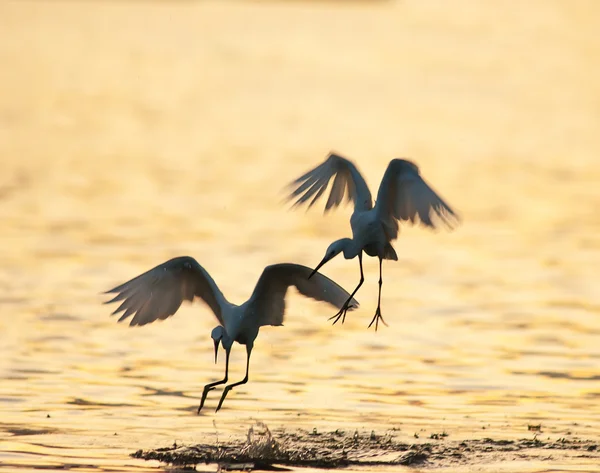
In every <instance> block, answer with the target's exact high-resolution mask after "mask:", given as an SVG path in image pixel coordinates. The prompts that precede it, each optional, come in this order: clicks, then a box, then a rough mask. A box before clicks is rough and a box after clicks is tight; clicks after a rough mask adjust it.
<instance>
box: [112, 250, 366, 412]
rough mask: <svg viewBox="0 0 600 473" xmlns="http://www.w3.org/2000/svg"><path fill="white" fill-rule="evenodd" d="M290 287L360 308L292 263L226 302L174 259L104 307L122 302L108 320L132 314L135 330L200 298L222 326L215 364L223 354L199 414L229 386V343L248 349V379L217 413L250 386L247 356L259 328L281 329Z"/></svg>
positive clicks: (198, 272)
mask: <svg viewBox="0 0 600 473" xmlns="http://www.w3.org/2000/svg"><path fill="white" fill-rule="evenodd" d="M308 276H313V277H312V278H309V277H308ZM290 286H295V287H296V289H298V291H299V292H300V293H301V294H303V295H304V296H307V297H310V298H312V299H316V300H318V301H324V302H327V303H329V304H331V305H333V306H335V307H336V308H340V307H342V305H343V304H344V305H345V306H348V307H349V308H350V309H354V308H356V307H358V302H357V301H356V300H355V299H353V298H352V296H350V294H348V292H347V291H346V290H344V289H343V288H342V287H341V286H339V285H338V284H336V283H335V282H334V281H332V280H331V279H329V278H327V277H326V276H323V275H322V274H320V273H316V274H313V270H312V269H311V268H308V267H306V266H302V265H299V264H291V263H282V264H273V265H270V266H267V267H266V268H265V269H264V270H263V272H262V275H261V276H260V278H259V279H258V282H257V283H256V287H255V288H254V292H253V293H252V295H251V296H250V299H248V300H247V301H246V302H244V303H243V304H242V305H239V306H238V305H235V304H232V303H231V302H229V301H228V300H227V299H225V296H224V295H223V293H222V292H221V290H220V289H219V287H218V286H217V284H216V283H215V281H214V280H213V279H212V277H211V276H210V274H208V272H207V271H206V270H205V269H204V268H203V267H202V266H200V264H198V262H197V261H196V260H195V259H194V258H191V257H189V256H180V257H178V258H173V259H171V260H169V261H166V262H165V263H162V264H160V265H158V266H156V267H155V268H153V269H151V270H149V271H147V272H145V273H144V274H141V275H140V276H137V277H135V278H133V279H131V280H130V281H128V282H126V283H124V284H121V285H120V286H117V287H115V288H113V289H111V290H109V291H106V294H108V293H116V294H117V295H116V296H115V297H114V298H113V299H111V300H110V301H107V302H105V304H110V303H112V302H117V301H123V302H122V303H121V305H120V306H119V307H118V308H117V309H116V310H115V311H114V312H113V313H112V315H114V314H117V313H119V312H122V311H125V313H124V314H123V315H121V317H120V319H119V322H121V321H123V320H125V319H126V318H128V317H129V316H131V315H133V318H132V319H131V322H130V324H129V325H130V326H133V325H145V324H148V323H152V322H154V321H155V320H157V319H161V320H164V319H166V318H168V317H170V316H171V315H173V314H175V312H177V310H178V309H179V307H180V306H181V304H182V302H183V301H184V300H186V301H190V302H192V301H193V300H194V298H196V297H198V298H200V299H202V300H203V301H204V302H205V303H206V304H207V305H208V307H209V308H210V309H211V310H212V311H213V313H214V314H215V316H216V317H217V320H218V321H219V324H220V325H219V326H217V327H215V328H214V329H213V330H212V332H211V337H212V339H213V341H214V344H215V363H216V361H217V352H218V349H219V343H221V344H222V345H223V348H224V350H225V377H224V378H223V379H222V380H220V381H215V382H213V383H209V384H207V385H206V386H205V387H204V391H203V392H202V399H201V401H200V406H199V407H198V413H200V410H201V409H202V406H203V405H204V401H205V400H206V396H207V394H208V392H209V391H211V390H213V389H214V388H215V386H218V385H220V384H225V383H227V376H228V372H229V354H230V352H231V347H232V345H233V342H234V341H235V342H238V343H240V344H242V345H246V356H247V358H246V376H245V377H244V379H242V380H241V381H239V382H237V383H232V384H230V385H228V386H226V387H225V389H224V391H223V394H222V396H221V400H220V401H219V404H218V406H217V410H216V411H215V412H218V411H219V409H220V408H221V406H222V404H223V401H224V400H225V397H226V396H227V393H228V392H229V391H230V390H231V389H232V388H234V387H235V386H239V385H241V384H245V383H247V382H248V369H249V367H250V354H251V353H252V348H253V346H254V340H256V337H257V336H258V331H259V329H260V327H262V326H263V325H274V326H280V325H283V318H284V317H283V316H284V312H285V295H286V292H287V289H288V287H290Z"/></svg>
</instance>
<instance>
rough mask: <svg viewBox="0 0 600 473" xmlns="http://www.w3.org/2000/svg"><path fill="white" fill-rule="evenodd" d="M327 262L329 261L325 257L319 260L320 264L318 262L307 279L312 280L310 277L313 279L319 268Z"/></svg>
mask: <svg viewBox="0 0 600 473" xmlns="http://www.w3.org/2000/svg"><path fill="white" fill-rule="evenodd" d="M327 261H329V260H328V259H327V257H325V258H323V259H322V260H321V262H320V263H319V264H318V265H317V267H316V268H315V269H313V272H312V273H310V276H309V277H308V279H310V278H312V277H313V276H314V275H315V274H316V273H317V271H319V268H320V267H321V266H323V265H324V264H325V263H327Z"/></svg>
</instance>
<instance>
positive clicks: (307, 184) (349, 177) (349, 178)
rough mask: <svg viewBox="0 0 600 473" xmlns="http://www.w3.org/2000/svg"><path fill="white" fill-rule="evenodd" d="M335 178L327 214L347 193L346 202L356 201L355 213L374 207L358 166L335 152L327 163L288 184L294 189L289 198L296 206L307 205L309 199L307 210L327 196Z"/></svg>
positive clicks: (326, 207)
mask: <svg viewBox="0 0 600 473" xmlns="http://www.w3.org/2000/svg"><path fill="white" fill-rule="evenodd" d="M332 177H335V178H334V180H333V185H332V187H331V192H330V193H329V198H328V199H327V204H325V212H327V211H328V210H330V209H331V208H332V207H338V206H339V205H340V204H341V203H342V200H343V199H344V194H345V193H347V199H348V200H352V201H353V202H354V208H355V210H370V209H372V208H373V199H372V197H371V192H370V191H369V187H368V186H367V183H366V182H365V180H364V178H363V177H362V176H361V174H360V172H359V171H358V169H357V168H356V166H355V165H354V164H353V163H352V162H350V161H348V160H347V159H345V158H342V157H341V156H338V155H337V154H334V153H330V154H329V155H328V156H327V159H326V160H325V162H323V163H322V164H320V165H318V166H317V167H316V168H314V169H312V170H310V171H308V172H307V173H306V174H304V175H303V176H300V177H299V178H298V179H296V180H295V181H294V182H292V183H290V184H289V186H288V187H290V188H292V189H294V190H293V191H292V193H291V194H290V197H289V198H290V200H294V199H295V200H296V202H294V207H296V206H298V205H302V204H304V203H306V202H307V201H308V200H309V199H310V198H312V200H311V202H310V203H309V204H308V208H310V207H312V206H313V204H314V203H315V202H316V201H317V200H318V199H319V197H321V196H322V195H323V194H324V193H325V191H326V189H327V186H328V184H329V181H330V180H331V178H332Z"/></svg>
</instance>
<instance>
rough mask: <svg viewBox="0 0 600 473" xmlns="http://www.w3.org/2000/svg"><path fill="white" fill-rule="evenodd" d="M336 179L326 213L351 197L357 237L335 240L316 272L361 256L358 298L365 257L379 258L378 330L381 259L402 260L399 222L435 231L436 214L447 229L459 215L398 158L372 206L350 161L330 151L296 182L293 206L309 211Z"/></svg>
mask: <svg viewBox="0 0 600 473" xmlns="http://www.w3.org/2000/svg"><path fill="white" fill-rule="evenodd" d="M332 178H334V180H333V185H332V188H331V192H330V194H329V198H328V199H327V203H326V205H325V212H327V211H329V210H330V209H331V208H333V207H337V206H339V205H340V203H341V202H342V200H343V198H344V194H345V193H347V199H348V200H352V201H353V203H354V212H353V213H352V216H351V217H350V227H351V229H352V238H342V239H341V240H337V241H335V242H333V243H332V244H331V245H330V246H329V248H328V249H327V251H326V253H325V257H324V258H323V260H322V261H321V262H320V263H319V265H318V266H317V267H316V268H315V272H316V271H318V269H319V268H320V267H321V266H323V265H324V264H325V263H327V262H328V261H329V260H331V259H332V258H334V257H335V256H337V255H338V254H339V253H342V252H343V255H344V258H346V259H353V258H355V257H357V256H358V259H359V264H360V282H359V284H358V286H357V287H356V289H355V290H354V291H353V292H352V296H353V295H354V294H356V292H357V291H358V289H359V288H360V287H361V286H362V284H363V282H364V275H363V269H362V253H363V252H364V253H366V254H367V255H369V256H372V257H377V258H378V259H379V302H378V304H377V310H376V312H375V316H374V317H373V320H372V321H371V324H369V327H370V326H371V325H372V324H373V322H375V329H376V330H377V325H378V323H379V320H380V319H381V321H382V322H383V323H385V322H384V321H383V318H382V317H381V285H382V274H381V273H382V261H383V260H384V259H388V260H393V261H397V260H398V255H397V254H396V251H395V250H394V248H393V246H392V244H391V242H392V241H394V240H395V239H396V238H398V233H399V222H400V221H409V222H410V223H415V222H416V221H417V219H418V220H420V222H421V223H422V224H423V225H425V226H426V227H430V228H435V224H434V222H433V220H432V219H431V215H430V214H431V212H432V211H433V212H434V213H435V214H436V215H437V216H438V217H439V218H440V219H441V220H442V221H443V222H444V223H446V225H448V227H450V228H452V227H453V224H454V222H457V221H458V217H457V216H456V214H455V213H454V211H453V210H452V209H451V208H450V207H449V206H448V205H447V204H446V203H445V202H444V201H443V200H442V199H441V197H439V196H438V195H437V194H436V193H435V191H434V190H433V189H432V188H431V187H429V185H428V184H427V183H426V182H425V181H424V180H423V179H422V178H421V176H420V173H419V168H418V167H417V166H416V165H415V164H414V163H412V162H411V161H408V160H405V159H393V160H392V161H390V163H389V164H388V167H387V169H386V171H385V174H384V176H383V179H382V181H381V184H380V186H379V190H378V192H377V200H376V203H375V205H373V199H372V196H371V192H370V190H369V187H368V186H367V183H366V182H365V180H364V178H363V177H362V175H361V174H360V172H359V171H358V169H357V168H356V166H355V165H354V164H353V163H352V162H351V161H349V160H347V159H345V158H343V157H341V156H339V155H337V154H334V153H330V154H329V155H328V156H327V158H326V160H325V161H324V162H323V163H322V164H320V165H319V166H317V167H316V168H314V169H312V170H310V171H308V172H307V173H305V174H304V175H302V176H301V177H299V178H298V179H296V180H295V181H294V182H292V183H291V186H293V187H295V189H294V190H293V191H292V193H291V196H290V198H291V199H296V202H295V204H294V205H302V204H304V203H306V202H307V201H308V199H311V198H312V200H311V201H310V203H309V204H308V205H309V208H310V207H311V206H312V205H313V204H314V203H315V202H316V201H317V200H318V199H319V198H320V197H321V196H322V195H323V193H324V192H325V190H326V189H327V186H328V184H329V181H330V180H331V179H332ZM346 311H347V307H346V306H344V307H342V308H341V309H340V311H339V312H338V313H337V314H336V315H334V316H333V317H332V318H335V321H334V322H333V323H334V324H335V323H336V322H337V321H338V320H339V319H340V318H342V323H343V321H344V319H345V316H346Z"/></svg>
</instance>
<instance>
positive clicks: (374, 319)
mask: <svg viewBox="0 0 600 473" xmlns="http://www.w3.org/2000/svg"><path fill="white" fill-rule="evenodd" d="M382 264H383V259H381V258H379V297H378V298H377V310H376V311H375V316H374V317H373V320H371V323H370V324H369V327H367V328H371V325H373V322H375V331H376V332H377V327H378V325H379V320H381V322H382V323H383V325H385V326H386V327H387V326H388V324H386V323H385V320H383V317H382V316H381V285H382V284H383V276H382Z"/></svg>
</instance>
